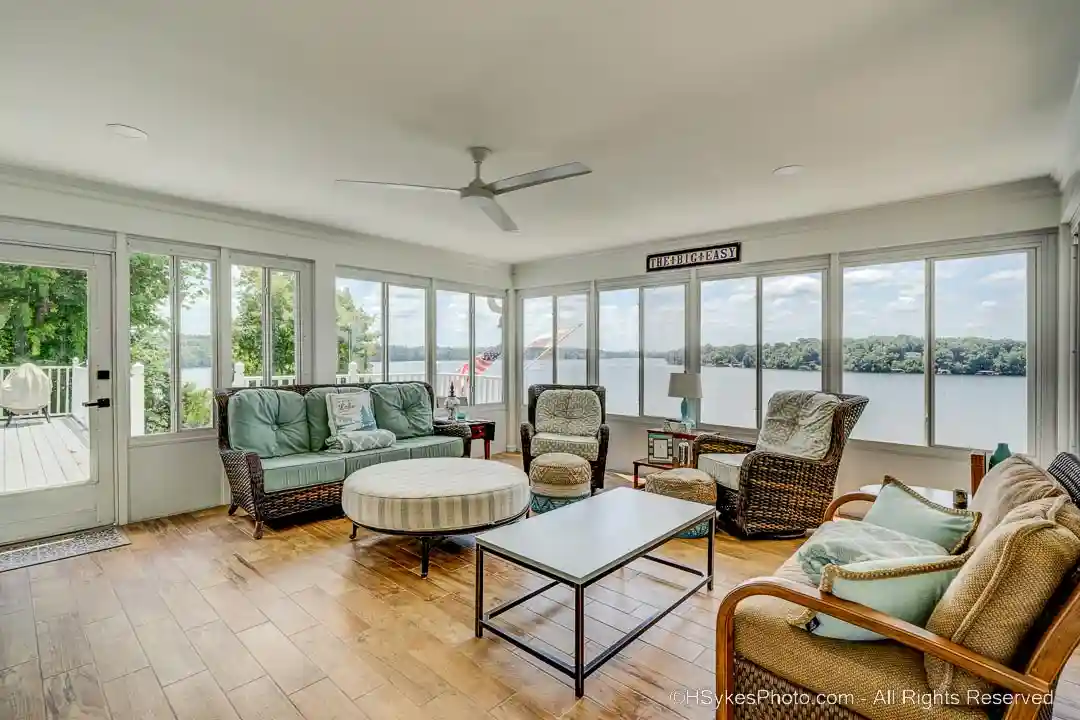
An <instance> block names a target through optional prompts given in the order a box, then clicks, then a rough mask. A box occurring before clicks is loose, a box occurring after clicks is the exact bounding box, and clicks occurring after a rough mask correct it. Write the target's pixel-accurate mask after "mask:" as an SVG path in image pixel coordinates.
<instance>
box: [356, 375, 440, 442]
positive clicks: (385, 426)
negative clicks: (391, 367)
mask: <svg viewBox="0 0 1080 720" xmlns="http://www.w3.org/2000/svg"><path fill="white" fill-rule="evenodd" d="M371 399H372V401H373V405H374V406H375V422H376V423H377V424H378V426H379V429H380V430H389V431H390V432H392V433H394V435H396V436H397V439H398V440H399V441H400V440H404V439H406V438H412V437H420V436H424V435H431V434H433V433H434V432H435V430H434V423H433V421H432V416H431V396H429V395H428V391H427V388H426V387H424V386H423V385H421V384H420V383H393V384H388V385H372V386H371Z"/></svg>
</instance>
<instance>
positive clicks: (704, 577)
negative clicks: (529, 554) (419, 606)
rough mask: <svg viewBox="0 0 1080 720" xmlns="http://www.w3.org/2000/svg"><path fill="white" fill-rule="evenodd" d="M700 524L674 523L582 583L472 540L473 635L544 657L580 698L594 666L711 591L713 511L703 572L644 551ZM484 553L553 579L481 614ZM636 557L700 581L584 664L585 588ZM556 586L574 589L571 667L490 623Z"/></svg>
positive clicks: (594, 670) (652, 548) (596, 667)
mask: <svg viewBox="0 0 1080 720" xmlns="http://www.w3.org/2000/svg"><path fill="white" fill-rule="evenodd" d="M700 522H701V519H700V518H699V519H696V520H694V521H692V522H689V523H687V524H686V525H683V526H682V527H678V528H676V529H674V530H672V531H671V532H670V533H669V534H667V535H665V536H664V537H662V538H660V539H658V540H657V541H656V542H654V543H652V544H651V545H649V546H648V547H646V548H644V549H643V550H642V551H641V552H639V553H637V554H635V555H632V556H630V557H628V558H627V559H626V560H625V561H623V562H620V563H619V564H617V565H616V566H615V567H613V568H611V569H610V570H607V571H605V572H603V573H601V574H600V575H598V576H596V577H594V578H591V579H590V580H588V581H586V582H581V583H574V582H569V581H567V580H563V579H561V578H557V577H555V576H554V575H552V574H550V573H548V572H546V571H544V570H541V569H539V568H537V567H535V566H533V565H530V564H529V563H528V562H526V561H523V560H520V559H517V558H512V557H509V556H508V555H505V554H503V553H500V552H498V551H496V550H492V549H491V548H485V547H483V546H482V545H481V544H480V543H479V542H478V543H477V544H476V637H478V638H479V637H483V636H484V628H487V629H488V630H490V631H491V632H492V633H494V634H495V635H497V636H499V637H500V638H502V639H503V640H506V641H507V642H508V643H511V644H513V645H516V646H517V647H519V648H521V649H522V650H524V651H525V652H527V653H529V654H530V655H532V656H533V657H535V658H537V659H539V660H542V661H544V662H545V663H547V664H548V665H551V666H552V667H554V668H555V669H556V670H560V671H562V672H564V673H566V674H567V675H569V676H570V677H572V678H574V693H575V694H576V695H577V697H581V696H582V695H584V694H585V678H587V677H589V676H590V675H592V674H593V673H594V672H596V670H597V669H598V668H599V667H600V666H601V665H603V664H604V663H605V662H607V661H608V660H610V659H611V658H612V657H614V655H615V654H616V653H618V652H619V651H620V650H622V649H623V648H625V647H626V646H627V645H629V644H630V643H632V642H633V641H635V640H637V639H638V638H639V637H640V636H641V635H642V633H644V632H645V631H646V630H648V629H649V628H651V627H652V626H653V625H655V624H656V623H657V622H658V621H659V620H660V618H662V617H664V616H665V615H667V614H668V613H670V612H671V611H672V610H674V609H675V608H677V607H678V606H679V605H681V604H682V603H683V602H685V601H686V599H687V598H689V597H690V596H691V595H693V594H694V593H696V592H697V591H698V590H700V589H701V588H702V587H706V586H707V587H708V589H709V590H712V589H713V562H714V557H713V550H714V548H715V544H716V515H715V514H713V515H711V516H710V517H709V535H708V538H709V542H708V553H709V557H708V560H707V569H706V571H705V572H702V571H701V570H698V569H697V568H692V567H690V566H688V565H683V564H681V563H677V562H674V561H673V560H668V559H666V558H661V557H655V556H653V555H649V554H648V553H649V552H650V551H652V550H655V549H656V548H658V547H659V546H661V545H663V544H664V543H666V542H667V541H668V540H671V539H672V538H673V537H675V536H676V535H678V534H679V533H681V532H683V531H684V530H687V529H689V528H691V527H693V526H694V525H697V524H698V523H700ZM487 553H490V554H492V555H494V556H495V557H498V558H501V559H503V560H505V561H507V562H510V563H513V564H515V565H518V566H520V567H523V568H525V569H526V570H530V571H532V572H535V573H537V574H539V575H543V576H544V577H546V578H549V579H550V580H551V582H550V583H548V584H546V585H544V586H543V587H541V588H538V589H536V590H533V591H532V592H530V593H528V594H526V595H523V596H521V597H519V598H516V599H514V600H509V601H507V602H504V603H502V604H501V605H498V606H496V607H494V608H492V609H491V610H489V611H488V612H484V555H485V554H487ZM638 559H644V560H651V561H653V562H655V563H659V564H661V565H666V566H668V567H671V568H675V569H676V570H682V571H683V572H687V573H690V574H691V575H694V576H696V577H699V578H701V580H699V581H698V582H696V583H695V584H694V585H693V586H691V587H689V588H687V589H686V590H685V592H683V594H682V595H680V596H679V598H678V599H677V600H676V601H675V602H673V603H672V604H671V605H669V606H668V607H666V608H664V609H662V610H660V611H658V612H657V613H656V614H654V615H653V616H652V617H649V618H647V619H645V620H643V621H642V622H641V623H640V624H639V625H638V626H637V627H635V628H634V629H633V630H631V631H630V632H628V633H626V634H625V635H624V636H623V637H622V638H620V639H619V640H618V641H617V642H615V643H614V644H613V645H611V646H609V647H607V648H605V649H604V650H603V652H601V653H600V654H599V655H597V656H596V657H594V658H593V659H592V660H591V661H589V662H587V663H586V662H585V588H587V587H589V586H590V585H592V584H593V583H595V582H598V581H599V580H603V579H604V578H605V577H607V576H608V575H610V574H611V573H613V572H615V571H616V570H619V569H621V568H624V567H626V566H627V565H628V564H630V563H631V562H633V561H634V560H638ZM560 584H562V585H567V586H569V587H572V588H573V589H574V664H573V665H570V664H569V663H567V662H565V661H563V660H562V659H560V658H557V657H554V656H553V655H551V654H549V653H547V652H545V651H543V650H540V649H537V648H535V647H532V646H531V645H529V644H528V643H526V642H524V641H522V640H518V639H517V638H516V637H514V636H513V635H511V634H510V633H508V632H506V631H505V630H503V629H501V628H499V626H497V625H495V624H494V623H492V622H491V621H492V619H493V618H495V617H497V616H498V615H501V614H502V613H504V612H506V611H507V610H510V609H512V608H515V607H517V606H518V605H520V604H522V603H523V602H526V601H527V600H530V599H531V598H534V597H536V596H537V595H540V594H541V593H543V592H546V591H547V590H550V589H551V588H553V587H555V586H556V585H560Z"/></svg>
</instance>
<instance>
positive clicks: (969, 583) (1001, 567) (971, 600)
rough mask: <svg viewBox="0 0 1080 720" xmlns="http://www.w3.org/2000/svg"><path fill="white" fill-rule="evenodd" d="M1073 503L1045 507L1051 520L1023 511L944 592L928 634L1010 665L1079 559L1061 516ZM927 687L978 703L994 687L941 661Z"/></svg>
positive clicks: (934, 662)
mask: <svg viewBox="0 0 1080 720" xmlns="http://www.w3.org/2000/svg"><path fill="white" fill-rule="evenodd" d="M1067 502H1068V500H1067V498H1063V497H1062V498H1056V499H1055V500H1054V502H1053V503H1045V504H1044V507H1045V517H1026V518H1025V517H1024V516H1025V515H1028V514H1029V511H1030V510H1031V509H1032V508H1023V509H1022V511H1021V508H1018V509H1017V510H1018V512H1017V514H1016V517H1019V518H1023V519H1017V520H1012V519H1010V518H1009V517H1008V516H1006V518H1005V520H1003V521H1002V523H1001V524H1000V525H998V526H997V527H996V528H994V529H993V530H992V531H991V532H990V534H989V535H988V536H987V537H986V538H985V539H984V540H983V542H981V543H980V544H979V546H978V547H976V548H974V549H973V550H972V554H971V558H970V559H969V560H968V561H967V563H965V565H964V567H963V568H961V570H960V573H959V574H958V575H957V576H956V579H955V580H953V583H952V584H951V585H950V586H949V588H948V589H947V590H946V591H945V594H944V595H943V596H942V598H941V600H940V602H938V604H937V607H936V608H934V612H933V613H932V614H931V615H930V619H929V620H928V621H927V623H926V629H927V630H929V631H930V632H932V633H935V634H936V635H941V636H942V637H945V638H947V639H949V640H952V641H953V642H956V643H959V644H961V645H963V646H965V647H967V648H970V649H971V650H974V651H975V652H977V653H979V654H980V655H985V656H986V657H989V658H991V659H993V660H997V661H998V662H1001V663H1005V664H1008V663H1009V661H1010V660H1011V659H1012V656H1013V654H1014V653H1015V652H1016V649H1017V647H1019V645H1020V642H1021V641H1022V640H1023V638H1024V635H1025V634H1026V633H1027V631H1028V630H1029V629H1030V628H1031V626H1032V625H1033V624H1034V623H1035V622H1036V620H1038V618H1039V615H1040V614H1041V613H1042V610H1043V607H1044V606H1045V605H1046V603H1047V601H1049V599H1050V597H1051V596H1052V595H1053V594H1054V592H1055V591H1056V590H1057V588H1058V585H1060V584H1061V580H1062V578H1064V577H1065V574H1066V573H1068V572H1069V571H1070V570H1071V569H1072V568H1073V567H1074V566H1075V565H1076V562H1077V560H1078V559H1080V538H1077V536H1076V535H1075V534H1074V533H1073V532H1072V531H1071V530H1069V529H1068V528H1067V527H1065V525H1062V524H1059V523H1058V515H1059V514H1060V513H1062V512H1070V510H1069V509H1068V508H1066V506H1065V504H1066V503H1067ZM924 663H925V666H926V679H927V682H928V683H929V685H930V689H931V690H932V691H934V692H936V693H942V694H944V693H949V694H952V695H954V696H956V697H958V699H959V701H960V704H965V705H971V704H977V703H978V694H979V693H985V692H989V691H990V690H991V688H990V685H989V684H988V683H986V682H985V681H983V680H980V679H979V678H976V677H975V676H973V675H971V674H970V673H967V672H965V671H963V670H960V669H958V668H956V667H954V666H953V665H950V664H949V663H947V662H945V661H944V660H939V659H938V658H935V657H934V656H932V655H927V656H926V657H925V659H924Z"/></svg>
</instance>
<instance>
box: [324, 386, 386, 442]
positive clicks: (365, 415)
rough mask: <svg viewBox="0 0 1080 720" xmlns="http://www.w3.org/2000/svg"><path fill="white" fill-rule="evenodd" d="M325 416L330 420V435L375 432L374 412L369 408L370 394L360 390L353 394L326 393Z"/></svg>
mask: <svg viewBox="0 0 1080 720" xmlns="http://www.w3.org/2000/svg"><path fill="white" fill-rule="evenodd" d="M326 414H327V416H328V417H329V420H330V434H331V435H337V434H338V433H343V432H349V431H353V430H375V429H377V427H378V426H377V425H376V424H375V411H374V410H373V409H372V406H371V393H370V392H369V391H367V390H360V391H359V392H354V393H328V394H327V395H326Z"/></svg>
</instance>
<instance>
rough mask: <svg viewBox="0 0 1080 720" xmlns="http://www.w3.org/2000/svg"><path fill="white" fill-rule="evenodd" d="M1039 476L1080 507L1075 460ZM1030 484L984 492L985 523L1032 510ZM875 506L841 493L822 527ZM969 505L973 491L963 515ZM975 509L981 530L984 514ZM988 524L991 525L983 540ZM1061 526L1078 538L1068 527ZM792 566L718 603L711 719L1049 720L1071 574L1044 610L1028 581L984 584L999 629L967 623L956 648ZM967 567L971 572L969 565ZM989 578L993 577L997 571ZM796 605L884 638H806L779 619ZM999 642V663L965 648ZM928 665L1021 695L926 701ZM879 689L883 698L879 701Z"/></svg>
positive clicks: (1078, 582)
mask: <svg viewBox="0 0 1080 720" xmlns="http://www.w3.org/2000/svg"><path fill="white" fill-rule="evenodd" d="M1048 472H1049V475H1050V476H1052V481H1051V484H1056V486H1057V489H1056V490H1053V491H1052V492H1054V493H1056V495H1053V496H1050V499H1051V500H1054V499H1055V498H1058V497H1060V496H1062V495H1064V496H1066V497H1065V498H1064V499H1066V500H1071V501H1072V503H1073V504H1076V503H1078V502H1080V459H1078V458H1077V457H1076V456H1075V455H1071V454H1068V453H1061V454H1060V455H1058V456H1057V458H1055V460H1054V461H1053V463H1052V464H1051V465H1050V466H1049V468H1048ZM1029 478H1030V476H1028V478H1020V479H1019V481H1017V482H1016V483H1015V484H1013V485H1012V487H1011V488H1008V487H1007V484H999V485H998V486H997V489H994V490H992V491H990V492H989V493H987V495H986V496H985V497H986V498H988V500H987V501H986V502H989V503H991V505H990V506H991V507H993V508H995V510H994V512H991V513H990V516H991V518H992V521H996V522H997V523H1000V524H1004V523H1001V520H1002V519H1003V515H1004V514H1005V512H1006V510H1009V509H1018V508H1020V509H1022V507H1023V506H1024V504H1025V503H1031V504H1032V505H1035V504H1038V503H1039V502H1040V500H1039V499H1036V498H1042V497H1045V495H1044V492H1045V491H1044V490H1042V489H1040V487H1039V485H1038V484H1037V483H1033V482H1031V480H1030V479H1029ZM1053 481H1056V483H1054V482H1053ZM1008 482H1011V481H1006V483H1008ZM985 485H986V482H985V481H984V484H983V486H985ZM1003 487H1006V488H1007V489H1005V490H1003V489H1002V488H1003ZM1044 487H1045V486H1044ZM873 499H874V496H872V495H869V494H864V493H848V494H846V495H843V496H841V497H840V498H838V499H836V500H835V501H834V502H833V503H832V504H831V505H830V506H829V508H828V510H827V512H826V520H831V519H832V518H833V516H834V513H835V512H836V511H837V510H838V509H839V508H840V507H841V506H843V505H844V504H846V503H848V502H853V501H872V500H873ZM1033 500H1034V502H1032V501H1033ZM978 502H979V492H978V490H977V491H976V495H975V498H973V501H972V506H973V507H974V506H976V505H977V503H978ZM982 508H983V511H984V516H983V521H984V522H985V521H986V520H987V514H986V512H985V511H986V508H987V505H985V504H984V505H983V506H982ZM1074 512H1075V509H1074ZM846 522H854V521H846ZM1036 522H1042V523H1043V524H1044V525H1050V524H1052V523H1048V522H1046V521H1036ZM997 526H998V525H994V524H992V525H990V526H989V527H988V529H987V531H986V532H987V533H991V532H993V530H994V528H995V527H997ZM1062 526H1063V527H1067V528H1068V529H1069V531H1071V532H1073V533H1076V530H1075V524H1068V525H1067V524H1065V523H1062ZM973 542H974V540H973ZM984 542H987V543H992V541H991V540H984ZM975 552H976V553H977V552H978V550H977V549H976V551H975ZM794 560H795V558H794V556H793V557H792V558H789V560H788V561H787V562H785V563H783V564H782V565H781V566H780V567H779V568H777V570H776V571H775V573H774V575H773V576H770V577H760V578H754V579H751V580H747V581H745V582H743V583H741V584H739V585H737V586H735V588H733V589H732V590H730V591H729V592H728V593H727V595H726V596H725V597H724V599H723V600H722V602H721V604H720V607H719V609H718V612H717V626H716V681H717V698H718V701H719V707H718V709H717V713H716V717H717V720H789V719H790V720H991V719H993V718H1004V719H1005V720H1033V719H1035V718H1038V719H1039V720H1050V718H1051V715H1052V710H1053V706H1052V704H1047V703H1046V700H1047V699H1048V698H1049V695H1048V694H1049V693H1051V692H1052V691H1053V690H1054V688H1055V687H1056V685H1057V682H1058V679H1059V677H1060V675H1061V672H1062V670H1063V668H1064V667H1065V664H1066V662H1067V661H1068V660H1069V658H1070V657H1071V656H1072V653H1073V651H1074V650H1075V649H1076V647H1077V644H1078V643H1080V566H1076V565H1074V566H1072V569H1071V571H1066V573H1065V576H1064V578H1063V580H1062V581H1061V582H1060V584H1059V585H1058V586H1057V590H1056V592H1053V593H1052V594H1051V595H1050V596H1049V601H1047V602H1045V604H1039V603H1036V602H1035V601H1034V600H1032V599H1031V596H1030V595H1029V590H1030V589H1031V588H1032V587H1039V584H1038V582H1037V581H1032V582H1029V583H1025V584H1023V585H1020V586H1017V584H1016V581H1015V580H1013V581H1011V582H1012V584H1011V585H1010V584H1009V583H1010V581H1007V580H1001V581H999V582H1000V584H999V585H994V584H989V585H988V586H987V587H988V588H991V590H990V592H991V593H992V594H990V595H987V596H984V597H983V598H981V599H980V600H979V602H978V604H977V605H976V606H975V607H981V608H1000V610H999V611H998V615H997V617H998V619H999V622H994V623H990V624H989V625H967V624H966V623H967V622H968V621H965V625H964V626H963V627H965V628H967V629H965V630H964V631H963V632H964V633H965V635H963V637H964V638H965V639H964V640H962V641H960V640H957V641H954V640H950V639H948V638H945V637H941V636H939V635H937V634H935V633H934V632H931V631H930V630H929V629H927V628H923V627H920V626H918V625H914V624H912V623H909V622H905V621H904V620H900V619H897V618H895V617H892V616H890V615H887V614H885V613H882V612H879V611H877V610H874V609H871V608H869V607H867V606H865V605H862V604H859V603H856V602H852V601H849V600H844V599H841V598H839V597H836V596H835V595H833V594H831V593H828V592H825V591H823V590H820V589H818V587H815V586H814V585H813V584H812V582H811V581H810V580H809V579H808V578H806V576H805V575H804V574H803V573H802V572H801V571H800V568H799V564H798V563H797V562H795V561H794ZM966 562H968V563H973V562H974V563H977V562H979V559H978V556H977V555H976V556H973V558H972V559H969V560H967V561H966ZM961 572H962V571H961ZM994 577H995V578H997V577H998V573H997V572H995V573H994ZM1032 583H1034V584H1032ZM803 608H809V609H811V610H814V611H816V612H819V613H822V614H826V615H829V616H832V617H833V618H836V619H837V620H841V621H844V622H847V623H850V624H852V625H855V626H858V627H860V628H865V629H867V630H870V631H873V632H876V633H878V634H880V635H883V636H884V637H885V638H886V639H884V640H878V641H873V642H855V641H850V640H840V639H835V638H831V637H819V636H816V635H813V634H811V633H809V632H807V631H806V630H805V629H803V628H798V627H794V626H792V625H791V624H790V623H789V622H788V618H789V617H791V616H792V615H799V614H801V611H802V609H803ZM1021 608H1023V610H1021ZM1022 613H1034V614H1037V615H1038V618H1037V619H1036V620H1035V621H1034V623H1033V624H1030V625H1028V624H1022V623H1021V621H1020V620H1019V619H1018V618H1019V617H1020V616H1022ZM1030 616H1031V615H1028V617H1030ZM971 622H975V621H971ZM928 624H929V623H928ZM976 628H978V630H976ZM977 633H978V634H977ZM1005 633H1011V634H1012V635H1013V637H1019V638H1022V639H1021V640H1020V642H1019V645H1018V646H1017V647H1016V649H1015V650H1014V651H1013V653H1012V656H1011V657H1009V658H1006V659H1004V660H1001V659H995V658H994V657H988V656H987V655H985V654H981V653H980V652H978V651H976V650H973V649H970V648H969V647H968V646H967V645H970V644H972V643H985V642H986V641H985V638H986V637H993V638H997V637H999V636H1002V635H1004V634H1005ZM962 642H963V643H964V644H961V643H962ZM927 657H933V658H940V659H941V660H944V661H945V662H946V663H949V664H951V665H953V666H955V667H956V668H958V671H965V672H966V673H969V674H971V675H973V676H975V677H977V678H979V679H981V680H982V681H985V682H986V683H988V684H989V685H990V686H991V687H992V688H995V691H997V692H1001V693H1016V694H1019V696H1021V697H1018V698H1015V699H1014V701H1013V702H1004V703H998V704H989V705H977V704H975V705H964V704H947V703H946V702H945V701H944V700H943V699H942V694H941V693H938V694H937V696H935V695H934V694H933V693H934V692H936V691H931V688H930V687H929V681H928V674H927V669H926V668H928V667H929V666H928V665H926V664H925V660H926V658H927ZM879 690H884V691H890V694H887V695H884V696H878V695H876V693H877V692H878V691H879ZM905 691H906V692H910V693H913V695H910V696H908V697H909V698H910V699H908V700H905V699H904V698H905V696H904V695H903V694H902V693H903V692H905ZM739 693H748V694H752V695H754V696H757V697H764V698H766V700H765V701H763V702H759V703H757V704H747V703H745V702H740V701H739V700H738V699H737V697H738V694H739ZM819 693H820V694H823V695H819ZM830 694H831V695H830ZM826 696H828V697H826ZM782 697H788V698H791V697H796V698H807V700H805V701H803V702H794V703H788V704H784V703H782V702H779V701H773V700H771V699H774V698H782ZM1022 698H1028V699H1030V701H1028V702H1023V701H1022ZM817 699H820V702H819V701H817Z"/></svg>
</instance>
